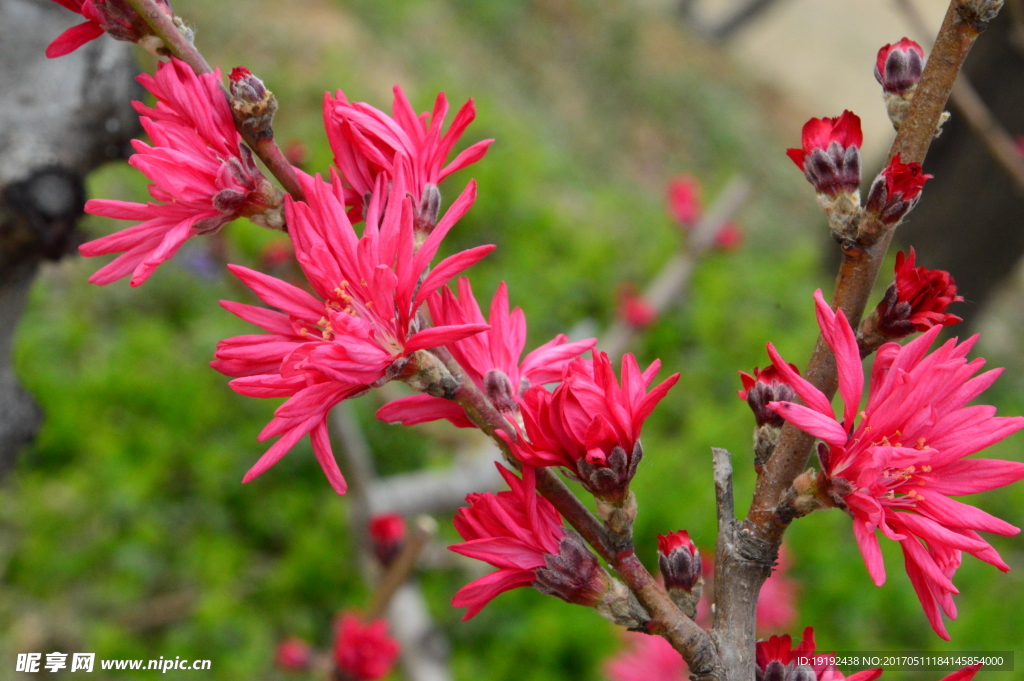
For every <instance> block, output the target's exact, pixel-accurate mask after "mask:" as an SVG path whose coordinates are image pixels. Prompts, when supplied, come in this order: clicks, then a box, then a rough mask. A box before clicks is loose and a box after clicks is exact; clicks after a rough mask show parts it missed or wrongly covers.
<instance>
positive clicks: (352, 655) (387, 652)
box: [334, 613, 401, 681]
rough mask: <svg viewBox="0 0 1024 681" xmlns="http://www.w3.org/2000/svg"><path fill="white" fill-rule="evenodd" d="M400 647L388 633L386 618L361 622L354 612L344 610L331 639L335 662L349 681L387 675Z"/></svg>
mask: <svg viewBox="0 0 1024 681" xmlns="http://www.w3.org/2000/svg"><path fill="white" fill-rule="evenodd" d="M399 652H401V647H400V646H399V644H398V641H396V640H395V639H393V638H391V637H390V636H388V621H387V620H385V619H379V620H376V621H373V622H370V623H369V624H363V623H362V622H361V621H360V620H359V618H358V617H357V616H356V615H354V614H353V613H343V614H342V616H341V619H340V621H339V622H338V625H337V633H336V635H335V639H334V664H335V665H336V666H337V668H338V671H340V672H341V673H342V674H343V677H342V678H347V679H352V681H373V680H374V679H380V678H383V677H385V676H387V675H388V672H390V671H391V668H392V667H393V666H394V665H395V660H396V659H398V653H399Z"/></svg>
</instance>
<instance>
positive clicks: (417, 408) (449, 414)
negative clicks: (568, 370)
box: [377, 277, 597, 428]
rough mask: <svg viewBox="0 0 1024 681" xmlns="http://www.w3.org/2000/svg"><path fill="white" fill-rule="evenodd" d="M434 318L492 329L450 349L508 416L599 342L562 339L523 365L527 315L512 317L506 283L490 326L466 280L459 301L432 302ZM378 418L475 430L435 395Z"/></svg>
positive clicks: (388, 408) (443, 297) (394, 406)
mask: <svg viewBox="0 0 1024 681" xmlns="http://www.w3.org/2000/svg"><path fill="white" fill-rule="evenodd" d="M427 303H428V305H429V306H430V316H431V318H432V319H433V320H434V323H435V324H438V325H442V326H447V325H451V326H461V325H474V324H476V325H486V324H488V323H489V324H490V329H488V331H487V332H486V333H480V334H477V335H475V336H469V337H467V338H464V339H462V340H460V341H457V342H455V343H451V344H449V346H448V349H449V350H450V351H451V353H452V356H453V357H454V358H455V359H456V360H457V361H458V362H459V364H460V365H461V366H462V368H463V369H464V370H465V371H466V374H467V375H468V376H469V377H470V378H471V379H473V382H474V383H476V385H477V387H478V388H480V389H481V390H483V391H484V392H485V393H486V394H487V396H488V397H490V399H491V401H492V402H493V403H494V405H495V406H496V407H497V408H498V409H499V410H501V411H503V412H506V413H508V412H518V411H519V405H518V403H517V401H516V399H517V398H518V397H519V396H520V395H521V394H522V393H523V391H525V390H526V389H527V388H530V387H531V386H535V385H541V384H544V383H551V382H553V381H557V380H558V379H559V378H561V376H562V372H563V371H564V370H565V367H566V365H567V364H568V363H569V362H570V361H572V360H573V359H574V358H576V357H578V356H579V355H580V353H582V352H586V351H587V350H589V349H590V348H592V347H594V344H595V343H596V342H597V341H596V340H595V339H593V338H589V339H587V340H582V341H576V342H573V343H570V342H569V337H568V336H565V335H562V334H559V335H558V336H555V338H553V339H552V340H550V341H548V342H547V343H545V344H544V345H542V346H540V347H539V348H537V349H536V350H534V351H533V352H531V353H529V354H527V355H526V357H525V358H524V359H523V360H522V362H520V361H519V358H520V356H521V355H522V354H523V348H524V347H525V346H526V315H524V314H523V311H522V310H521V309H520V308H518V307H517V308H515V309H514V310H512V311H511V312H510V311H509V304H508V289H507V288H506V286H505V283H504V282H502V283H501V284H500V285H499V286H498V290H497V292H496V293H495V294H494V299H493V300H492V301H491V310H490V318H489V320H485V319H484V316H483V313H482V312H481V311H480V306H479V305H478V304H477V302H476V298H474V297H473V289H472V287H471V286H470V284H469V280H468V279H466V278H465V277H462V278H460V279H459V296H458V297H456V296H455V295H454V294H452V292H451V291H450V290H449V289H447V288H444V289H442V290H441V291H439V292H438V293H437V294H435V295H433V296H431V297H430V298H429V299H428V301H427ZM377 418H379V419H381V420H382V421H387V422H388V423H403V424H406V425H410V424H414V423H424V422H426V421H436V420H438V419H448V420H449V421H451V422H452V423H453V424H455V425H456V426H459V427H460V428H472V427H474V426H473V424H472V423H471V422H470V420H469V419H468V418H467V417H466V413H465V412H464V411H463V410H462V408H461V407H460V406H459V405H457V404H455V403H454V402H452V401H451V400H445V399H441V398H438V397H432V396H430V395H425V394H420V395H412V396H410V397H403V398H401V399H398V400H395V401H393V402H390V403H388V404H386V405H384V406H383V407H382V408H381V409H380V410H379V411H378V412H377Z"/></svg>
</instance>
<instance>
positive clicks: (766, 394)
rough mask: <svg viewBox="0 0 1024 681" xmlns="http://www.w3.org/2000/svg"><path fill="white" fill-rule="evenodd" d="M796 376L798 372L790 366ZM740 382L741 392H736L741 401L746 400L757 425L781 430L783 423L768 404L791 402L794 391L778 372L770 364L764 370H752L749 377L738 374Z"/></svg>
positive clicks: (744, 373)
mask: <svg viewBox="0 0 1024 681" xmlns="http://www.w3.org/2000/svg"><path fill="white" fill-rule="evenodd" d="M789 368H790V369H792V370H793V371H794V372H795V373H796V374H797V375H799V374H800V370H799V369H797V368H796V367H795V366H794V365H792V364H790V365H789ZM739 374H740V380H741V381H742V382H743V390H740V391H737V393H736V394H737V395H738V396H739V398H740V399H741V400H746V401H747V404H749V405H750V410H751V411H753V412H754V419H756V420H757V425H758V426H759V427H760V426H763V425H765V424H767V425H770V426H774V427H775V428H781V427H782V425H783V423H784V421H783V419H782V417H781V416H779V415H778V414H776V413H775V412H774V411H772V410H771V409H769V408H768V403H769V402H791V401H793V399H795V397H796V391H795V390H793V387H792V386H790V385H789V383H788V382H787V381H786V380H785V379H784V378H783V377H782V375H781V374H780V373H779V371H778V370H777V369H776V368H775V367H774V366H773V365H771V364H769V365H768V366H767V367H765V368H764V369H757V368H755V369H754V375H753V376H751V375H750V374H748V373H747V372H745V371H741V372H739Z"/></svg>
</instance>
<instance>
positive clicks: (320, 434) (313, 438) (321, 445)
mask: <svg viewBox="0 0 1024 681" xmlns="http://www.w3.org/2000/svg"><path fill="white" fill-rule="evenodd" d="M309 440H310V442H312V444H313V453H314V454H316V460H317V461H318V462H320V468H322V469H323V471H324V475H326V476H327V482H329V483H331V487H333V488H334V491H335V492H337V493H338V494H344V493H345V491H346V490H348V483H346V482H345V476H343V475H342V474H341V469H340V468H338V462H337V460H336V459H335V458H334V452H333V451H332V450H331V438H330V436H328V434H327V420H326V418H325V419H322V420H321V421H320V422H319V423H318V424H316V427H315V428H313V430H312V431H310V433H309Z"/></svg>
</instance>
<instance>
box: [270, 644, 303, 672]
mask: <svg viewBox="0 0 1024 681" xmlns="http://www.w3.org/2000/svg"><path fill="white" fill-rule="evenodd" d="M274 659H275V661H276V662H277V666H278V667H280V668H281V669H287V670H288V671H293V672H301V671H305V670H307V669H309V663H310V660H311V659H312V650H310V647H309V645H308V644H307V643H306V642H305V641H303V640H302V639H298V638H294V637H290V638H286V639H284V640H283V641H281V642H280V643H278V644H277V652H276V654H275V655H274Z"/></svg>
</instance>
